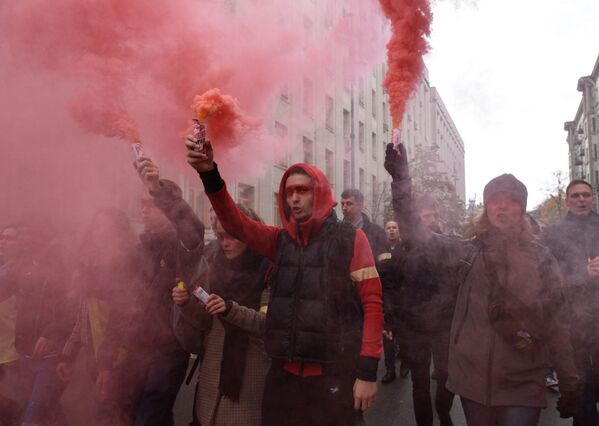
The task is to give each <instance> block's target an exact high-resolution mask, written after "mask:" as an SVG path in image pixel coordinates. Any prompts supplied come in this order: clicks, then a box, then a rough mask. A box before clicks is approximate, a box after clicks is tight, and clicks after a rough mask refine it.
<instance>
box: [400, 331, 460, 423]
mask: <svg viewBox="0 0 599 426" xmlns="http://www.w3.org/2000/svg"><path fill="white" fill-rule="evenodd" d="M402 341H404V342H406V344H405V345H403V346H402V357H403V359H404V360H405V362H407V364H408V368H409V369H410V375H411V377H412V400H413V403H414V415H415V417H416V424H417V425H418V426H432V425H433V407H432V401H431V373H430V371H431V358H432V360H433V362H434V364H435V374H436V379H437V392H436V394H435V409H436V411H437V414H438V415H439V420H440V422H441V426H453V422H452V421H451V417H450V415H449V412H450V411H451V406H452V404H453V396H454V395H453V393H451V392H449V391H448V390H447V388H446V387H445V383H446V382H447V358H448V355H449V333H442V334H438V335H430V334H424V333H415V332H405V331H404V332H402ZM403 348H405V349H403Z"/></svg>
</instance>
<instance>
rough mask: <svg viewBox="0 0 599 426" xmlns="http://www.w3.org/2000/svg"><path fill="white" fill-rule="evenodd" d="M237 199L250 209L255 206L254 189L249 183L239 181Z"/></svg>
mask: <svg viewBox="0 0 599 426" xmlns="http://www.w3.org/2000/svg"><path fill="white" fill-rule="evenodd" d="M237 200H238V201H239V204H243V205H244V206H246V207H249V208H251V209H254V208H255V190H254V187H253V186H251V185H246V184H244V183H240V184H239V186H238V189H237Z"/></svg>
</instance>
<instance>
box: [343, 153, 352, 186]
mask: <svg viewBox="0 0 599 426" xmlns="http://www.w3.org/2000/svg"><path fill="white" fill-rule="evenodd" d="M343 188H344V189H347V188H351V165H350V163H349V161H348V160H343Z"/></svg>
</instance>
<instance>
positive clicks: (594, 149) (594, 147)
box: [593, 143, 597, 161]
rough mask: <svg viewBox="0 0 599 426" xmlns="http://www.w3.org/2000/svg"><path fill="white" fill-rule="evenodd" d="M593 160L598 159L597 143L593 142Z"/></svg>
mask: <svg viewBox="0 0 599 426" xmlns="http://www.w3.org/2000/svg"><path fill="white" fill-rule="evenodd" d="M593 160H595V161H597V144H596V143H594V144H593Z"/></svg>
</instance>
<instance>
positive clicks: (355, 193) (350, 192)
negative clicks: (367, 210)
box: [341, 188, 364, 203]
mask: <svg viewBox="0 0 599 426" xmlns="http://www.w3.org/2000/svg"><path fill="white" fill-rule="evenodd" d="M351 197H354V199H355V200H356V201H357V202H358V203H363V202H364V194H362V191H360V190H359V189H356V188H351V189H346V190H345V191H343V192H342V193H341V198H351Z"/></svg>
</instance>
